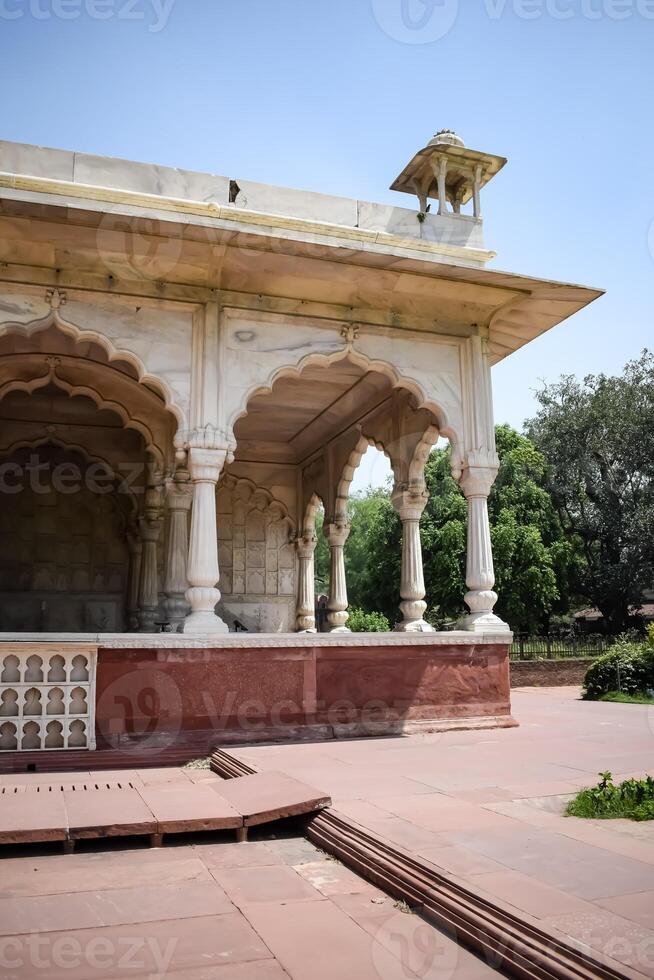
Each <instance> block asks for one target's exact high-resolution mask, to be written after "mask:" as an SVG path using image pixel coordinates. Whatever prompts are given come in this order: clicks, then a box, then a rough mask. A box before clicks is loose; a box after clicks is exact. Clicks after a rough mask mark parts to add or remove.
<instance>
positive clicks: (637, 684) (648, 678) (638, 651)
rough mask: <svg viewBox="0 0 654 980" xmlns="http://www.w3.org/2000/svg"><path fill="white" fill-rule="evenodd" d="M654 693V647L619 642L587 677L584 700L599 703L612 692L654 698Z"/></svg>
mask: <svg viewBox="0 0 654 980" xmlns="http://www.w3.org/2000/svg"><path fill="white" fill-rule="evenodd" d="M652 690H654V646H652V645H650V644H649V643H638V642H633V641H630V640H629V639H618V640H617V642H616V643H615V644H614V646H613V647H612V648H611V649H610V650H609V652H608V653H605V654H604V655H603V656H601V657H599V658H598V659H597V660H595V661H594V662H593V663H592V664H591V665H590V667H589V668H588V670H587V671H586V676H585V678H584V697H585V698H587V699H589V700H596V699H597V698H600V697H602V695H606V694H610V693H611V692H613V691H621V692H623V693H624V694H642V695H646V696H651V695H650V693H649V692H651V691H652Z"/></svg>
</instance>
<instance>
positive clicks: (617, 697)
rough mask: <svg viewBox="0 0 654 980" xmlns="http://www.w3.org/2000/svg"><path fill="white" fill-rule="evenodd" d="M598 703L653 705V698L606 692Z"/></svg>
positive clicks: (646, 695) (620, 692) (619, 692)
mask: <svg viewBox="0 0 654 980" xmlns="http://www.w3.org/2000/svg"><path fill="white" fill-rule="evenodd" d="M597 700H598V701H618V702H620V704H654V698H652V697H650V696H649V694H639V693H638V692H636V693H635V694H625V692H624V691H608V693H607V694H603V695H602V696H601V697H600V698H598V699H597Z"/></svg>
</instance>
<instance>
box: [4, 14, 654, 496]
mask: <svg viewBox="0 0 654 980" xmlns="http://www.w3.org/2000/svg"><path fill="white" fill-rule="evenodd" d="M100 16H102V17H103V18H104V19H99V17H100ZM653 40H654V2H652V0H480V2H478V3H475V4H471V3H469V2H468V3H466V4H464V3H463V0H460V2H458V0H313V2H312V3H307V2H306V0H238V2H236V0H129V2H128V0H0V82H1V83H2V89H3V92H4V93H5V97H4V99H3V100H2V103H1V104H0V139H7V140H15V141H19V142H26V143H35V144H40V145H45V146H54V147H62V148H66V149H74V150H79V151H87V152H91V153H98V154H102V155H108V156H117V157H124V158H127V159H133V160H142V161H148V162H153V163H160V164H165V165H169V166H177V167H181V168H186V169H192V170H201V171H210V172H213V173H219V174H225V175H228V176H231V177H234V178H236V179H238V177H239V176H240V177H242V178H249V179H252V180H257V181H261V182H264V183H272V184H282V185H286V186H291V187H293V186H295V187H300V188H306V189H309V190H316V191H321V192H324V193H330V194H337V195H343V196H350V197H358V198H361V199H367V200H373V201H383V202H393V201H394V202H395V203H406V204H408V205H409V206H411V207H412V206H413V203H412V202H411V201H410V199H409V198H404V197H403V196H400V195H396V194H394V193H393V192H391V191H390V190H388V186H389V184H390V182H391V181H392V180H393V178H394V177H395V176H396V175H397V174H398V173H399V172H400V170H401V169H402V167H403V166H404V164H405V163H406V162H407V161H408V160H409V159H410V157H411V156H412V155H413V153H414V152H415V151H416V150H417V149H419V148H420V147H421V146H423V145H424V144H425V143H426V142H427V141H428V139H429V138H430V137H431V136H432V134H433V133H434V132H435V131H436V130H437V129H441V128H443V127H451V128H454V129H455V130H456V131H457V132H458V133H459V134H460V135H461V136H462V137H463V138H464V139H465V141H466V143H467V145H469V146H472V147H474V148H475V149H480V150H485V151H488V152H492V153H499V154H502V155H504V156H506V157H508V161H509V162H508V165H507V166H506V167H505V168H504V170H503V171H502V172H501V173H500V174H499V175H498V176H497V177H496V178H495V179H494V180H493V181H492V182H491V184H490V185H489V187H488V188H487V189H486V190H485V193H484V197H483V206H484V208H483V209H484V219H485V235H486V243H487V245H488V246H489V247H490V248H492V249H494V250H496V251H497V253H498V254H497V258H496V259H495V260H494V261H493V262H492V263H490V265H489V268H496V269H503V270H507V271H511V272H519V273H525V274H528V275H535V276H540V277H543V278H551V279H559V280H562V281H566V282H578V283H582V284H584V285H590V286H599V287H601V288H604V289H605V290H606V291H607V293H606V295H605V296H604V297H602V298H601V299H599V300H598V301H597V302H595V303H593V304H591V306H590V307H589V308H588V309H586V310H584V311H583V312H582V313H580V314H578V315H576V316H575V317H573V318H572V319H571V320H568V321H566V322H564V323H563V324H562V325H561V326H559V327H557V328H555V329H554V330H553V331H551V332H549V333H548V334H546V335H544V336H543V337H541V338H539V339H538V340H536V341H535V342H533V343H532V344H530V345H528V346H527V347H526V348H525V349H523V350H522V351H519V352H518V353H516V354H514V355H513V356H511V357H510V358H508V359H507V360H506V361H504V362H503V363H501V364H500V365H498V366H497V367H496V368H495V369H494V371H493V376H494V400H495V414H496V420H497V421H498V422H509V423H510V424H512V425H514V426H516V427H517V428H521V427H522V424H523V421H524V419H525V418H527V417H529V416H530V415H532V414H533V413H534V411H535V407H536V406H535V401H534V398H533V390H534V388H536V387H537V386H538V384H539V381H540V380H541V379H545V380H548V381H553V380H555V379H556V378H557V377H558V376H559V375H560V374H562V373H573V374H577V375H585V374H587V373H592V372H598V371H604V372H606V373H614V372H616V371H619V370H621V368H622V367H623V365H624V363H625V362H626V361H627V360H629V359H630V358H633V357H636V356H638V354H639V352H640V351H641V349H642V348H644V347H646V346H651V345H652V333H653V331H652V299H653V279H654V277H653V273H654V259H653V254H654V224H653V221H654V191H653V182H652V178H651V168H652V158H653V156H654V153H653V151H654V136H653V132H652V114H651V112H650V111H648V110H649V106H648V104H647V105H646V100H647V103H648V102H649V100H650V98H651V93H652V91H653V88H654V86H653V81H654V59H652V57H651V50H652V42H653ZM380 478H381V479H382V480H383V467H380V464H379V463H377V464H374V465H370V466H369V465H368V463H367V462H366V464H365V465H364V466H362V468H361V472H360V473H359V474H357V480H356V484H355V486H365V485H367V483H368V482H370V480H371V479H372V480H373V482H378V480H379V479H380Z"/></svg>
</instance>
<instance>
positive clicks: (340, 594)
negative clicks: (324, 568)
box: [323, 522, 350, 633]
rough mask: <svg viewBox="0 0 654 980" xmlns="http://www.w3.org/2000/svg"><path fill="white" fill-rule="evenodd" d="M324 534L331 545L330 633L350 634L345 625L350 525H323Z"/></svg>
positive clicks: (328, 616)
mask: <svg viewBox="0 0 654 980" xmlns="http://www.w3.org/2000/svg"><path fill="white" fill-rule="evenodd" d="M323 533H324V535H325V537H326V538H327V543H328V544H329V559H330V560H329V598H328V600H327V622H328V624H329V632H330V633H349V632H350V630H349V628H348V627H347V626H346V625H345V624H346V623H347V619H348V613H347V584H346V581H345V553H344V550H343V549H344V548H345V542H346V541H347V539H348V536H349V534H350V525H349V524H346V523H344V522H338V523H337V522H332V523H330V524H325V525H323Z"/></svg>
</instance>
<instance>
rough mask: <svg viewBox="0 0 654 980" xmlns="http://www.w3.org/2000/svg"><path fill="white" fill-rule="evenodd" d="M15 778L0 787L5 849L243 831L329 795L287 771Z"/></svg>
mask: <svg viewBox="0 0 654 980" xmlns="http://www.w3.org/2000/svg"><path fill="white" fill-rule="evenodd" d="M22 779H23V782H21V781H20V777H18V776H16V775H12V776H11V777H10V779H9V781H8V782H7V783H3V784H0V844H14V843H30V842H39V841H41V842H43V841H52V840H71V841H75V840H81V839H86V838H93V837H114V836H132V835H139V834H140V835H157V836H156V838H155V837H154V836H153V842H154V843H157V842H160V835H162V834H171V833H185V832H196V833H197V832H203V831H214V830H239V829H241V828H243V827H247V826H254V825H257V824H261V823H266V822H270V821H274V820H279V819H280V818H284V817H291V816H297V815H298V814H303V813H311V812H312V811H314V810H316V809H320V808H321V807H324V806H326V805H327V804H328V803H329V802H330V800H329V797H328V796H326V795H325V794H323V793H321V792H320V791H319V790H316V789H314V788H313V787H311V786H308V785H306V784H305V783H301V782H299V781H298V780H297V779H294V778H293V777H290V776H288V775H286V774H285V773H262V774H260V775H254V776H247V777H245V778H244V779H241V780H236V781H232V780H223V779H221V778H220V777H219V776H217V775H216V774H215V773H212V772H210V771H208V770H204V771H203V774H202V778H198V776H197V771H195V770H191V769H180V768H176V767H170V768H155V769H150V770H148V769H142V770H126V771H125V772H123V773H121V772H120V771H115V770H114V771H109V772H102V771H88V772H79V773H69V774H67V775H66V777H65V778H63V779H62V778H61V776H60V775H59V774H52V773H27V774H25V775H24V776H23V777H22Z"/></svg>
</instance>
